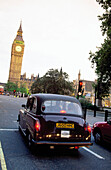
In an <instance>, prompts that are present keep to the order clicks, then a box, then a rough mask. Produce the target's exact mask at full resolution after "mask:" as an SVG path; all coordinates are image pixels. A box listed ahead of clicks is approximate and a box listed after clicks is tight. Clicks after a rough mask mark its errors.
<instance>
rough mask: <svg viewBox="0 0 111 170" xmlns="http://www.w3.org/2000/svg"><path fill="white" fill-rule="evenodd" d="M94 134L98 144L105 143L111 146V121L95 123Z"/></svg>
mask: <svg viewBox="0 0 111 170" xmlns="http://www.w3.org/2000/svg"><path fill="white" fill-rule="evenodd" d="M92 133H93V136H94V138H95V142H96V143H98V144H100V143H101V142H102V141H105V142H108V143H110V144H111V119H110V120H108V121H107V122H96V123H94V125H93V128H92Z"/></svg>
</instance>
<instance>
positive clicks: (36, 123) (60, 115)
mask: <svg viewBox="0 0 111 170" xmlns="http://www.w3.org/2000/svg"><path fill="white" fill-rule="evenodd" d="M22 107H23V109H20V111H19V115H18V121H19V129H20V130H21V131H22V132H23V134H24V135H25V136H26V137H27V141H28V145H29V146H32V145H33V144H35V145H49V146H53V147H55V146H66V147H73V148H74V149H77V150H78V149H79V147H82V146H86V147H88V146H90V145H92V142H91V127H90V126H89V124H88V123H86V121H85V120H84V115H83V112H82V108H81V105H80V103H79V101H78V100H77V99H76V98H74V97H70V96H65V95H56V94H33V95H31V96H30V97H29V98H28V99H27V103H26V104H23V105H22Z"/></svg>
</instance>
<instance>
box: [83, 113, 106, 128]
mask: <svg viewBox="0 0 111 170" xmlns="http://www.w3.org/2000/svg"><path fill="white" fill-rule="evenodd" d="M86 121H87V122H88V123H89V124H90V126H91V127H92V126H93V124H94V123H95V122H104V117H101V116H96V117H94V116H93V115H87V116H86Z"/></svg>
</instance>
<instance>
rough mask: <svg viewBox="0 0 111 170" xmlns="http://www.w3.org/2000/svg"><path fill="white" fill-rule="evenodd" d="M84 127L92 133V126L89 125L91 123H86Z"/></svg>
mask: <svg viewBox="0 0 111 170" xmlns="http://www.w3.org/2000/svg"><path fill="white" fill-rule="evenodd" d="M84 129H85V131H88V132H89V133H91V127H90V126H89V124H86V126H85V127H84Z"/></svg>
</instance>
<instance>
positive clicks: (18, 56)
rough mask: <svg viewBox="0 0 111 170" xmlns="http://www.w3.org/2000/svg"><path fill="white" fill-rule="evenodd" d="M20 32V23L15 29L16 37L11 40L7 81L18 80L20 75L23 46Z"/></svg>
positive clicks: (14, 81)
mask: <svg viewBox="0 0 111 170" xmlns="http://www.w3.org/2000/svg"><path fill="white" fill-rule="evenodd" d="M22 33H23V31H22V25H21V23H20V27H19V29H18V31H17V35H16V38H15V39H14V41H13V44H12V50H11V61H10V70H9V78H8V81H10V82H13V83H16V82H19V81H20V77H21V68H22V59H23V54H24V47H25V45H24V40H23V37H22Z"/></svg>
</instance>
